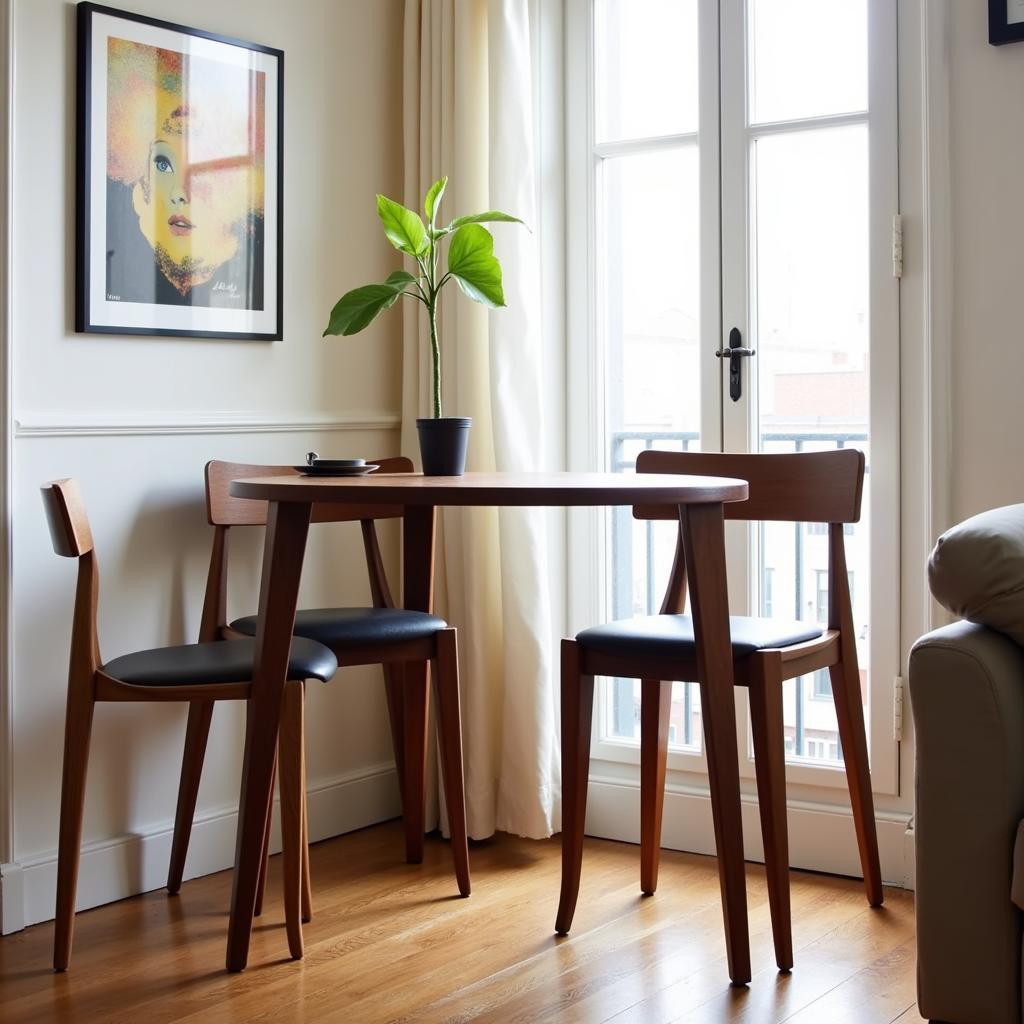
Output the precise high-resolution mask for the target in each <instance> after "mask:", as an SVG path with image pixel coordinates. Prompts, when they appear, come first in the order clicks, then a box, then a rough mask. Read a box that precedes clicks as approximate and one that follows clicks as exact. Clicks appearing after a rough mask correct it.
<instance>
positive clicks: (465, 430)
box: [324, 178, 522, 476]
mask: <svg viewBox="0 0 1024 1024" xmlns="http://www.w3.org/2000/svg"><path fill="white" fill-rule="evenodd" d="M447 184H448V179H447V178H441V179H440V180H439V181H435V182H434V184H433V185H431V186H430V189H429V190H428V192H427V195H426V198H425V199H424V201H423V212H424V213H425V214H426V215H427V220H426V223H424V222H423V220H422V219H421V218H420V216H419V214H418V213H416V212H415V211H413V210H408V209H406V208H405V207H404V206H402V205H400V204H399V203H396V202H394V201H393V200H391V199H388V198H387V197H386V196H382V195H378V196H377V216H378V217H380V221H381V224H383V226H384V234H385V235H386V236H387V239H388V241H389V242H390V243H391V244H392V245H393V246H394V247H395V248H396V249H397V250H398V251H399V252H402V253H405V255H406V256H411V257H412V259H413V260H415V262H416V271H417V272H416V273H413V274H411V273H409V272H408V271H407V270H396V271H395V272H394V273H392V274H390V275H389V276H388V279H387V280H386V281H385V282H384V283H383V284H368V285H363V287H361V288H354V289H353V290H352V291H350V292H347V293H346V294H345V295H343V296H342V297H341V298H340V299H339V300H338V302H337V303H336V304H335V306H334V309H332V310H331V319H330V323H328V325H327V330H325V331H324V337H326V336H327V335H328V334H334V335H339V334H340V335H345V336H347V335H350V334H358V333H359V332H360V331H361V330H362V329H363V328H364V327H367V326H368V325H369V324H371V323H373V321H374V320H375V319H376V317H377V314H378V313H381V312H382V311H383V310H385V309H390V308H391V307H392V306H393V305H394V304H395V303H396V302H397V301H398V300H399V298H401V296H403V295H406V296H408V297H409V298H411V299H415V300H416V301H418V302H422V303H423V305H424V307H425V310H426V314H427V320H428V321H429V324H430V357H431V366H432V376H431V383H432V390H431V396H432V407H433V409H432V411H433V415H432V416H431V417H429V418H424V419H417V420H416V427H417V430H418V432H419V437H420V455H421V457H422V460H423V472H424V473H425V474H427V475H428V476H461V475H462V472H463V470H464V469H465V465H466V444H467V440H468V436H469V426H470V422H471V421H470V419H469V417H466V416H442V415H441V347H440V344H439V342H438V335H437V304H438V297H439V295H440V294H441V289H442V288H443V287H444V286H445V285H446V284H447V283H448V282H449V281H456V282H457V283H458V285H459V288H460V289H461V290H462V292H463V294H464V295H467V296H468V297H469V298H471V299H472V300H473V301H474V302H479V303H481V304H482V305H484V306H489V307H491V308H492V309H493V308H496V307H498V306H504V305H505V294H504V292H503V291H502V287H501V264H500V263H499V262H498V259H497V257H496V256H495V255H494V238H493V236H492V235H491V233H490V232H489V231H488V230H487V228H485V227H482V226H481V225H483V224H485V223H487V222H490V221H512V222H514V223H517V224H522V221H521V220H520V219H519V218H518V217H512V216H511V215H509V214H507V213H501V212H500V211H498V210H488V211H487V212H486V213H476V214H472V215H470V216H468V217H456V218H455V219H454V220H453V221H452V222H451V223H450V224H448V226H447V227H438V226H437V212H438V208H439V207H440V205H441V197H442V196H443V195H444V190H445V186H446V185H447ZM446 238H448V239H449V240H450V241H449V243H448V259H447V270H446V271H445V272H444V273H443V274H442V273H441V267H440V255H441V243H442V242H443V241H444V239H446Z"/></svg>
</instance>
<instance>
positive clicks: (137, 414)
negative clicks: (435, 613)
mask: <svg viewBox="0 0 1024 1024" xmlns="http://www.w3.org/2000/svg"><path fill="white" fill-rule="evenodd" d="M130 6H131V8H132V9H133V10H136V11H138V12H139V13H143V14H147V15H150V16H153V17H158V18H166V19H169V20H173V21H175V22H179V23H182V24H187V25H193V26H197V27H201V28H204V29H207V30H210V31H213V32H218V33H223V34H228V35H234V36H241V37H243V38H246V39H252V40H254V41H257V42H262V43H266V44H268V45H271V46H275V47H279V48H281V49H283V50H284V52H285V74H284V95H285V124H284V138H285V164H284V167H285V170H284V183H285V197H284V203H285V214H284V250H285V251H284V277H285V290H284V316H285V332H284V334H285V337H284V341H283V342H279V343H265V342H264V343H260V342H239V341H234V342H230V341H216V340H205V339H181V340H176V339H145V338H131V337H102V336H95V335H76V334H74V333H73V317H74V312H73V301H74V298H73V296H74V227H73V225H74V215H75V210H74V196H75V189H74V167H75V148H74V147H75V126H74V97H75V71H74V69H75V45H74V41H75V7H74V5H73V4H71V3H66V2H64V0H14V19H13V31H14V44H15V58H16V60H15V102H14V147H15V154H16V157H15V172H14V200H13V206H14V210H15V216H14V223H13V248H14V253H15V256H16V260H15V267H14V271H13V296H12V305H13V371H12V373H13V396H14V397H13V401H14V409H13V415H14V417H15V419H16V420H17V421H18V423H19V424H20V426H19V428H18V430H17V432H16V435H15V441H14V470H13V473H14V493H13V507H14V519H13V531H14V555H13V559H14V580H13V587H14V591H13V599H14V601H13V603H14V609H15V612H14V676H13V689H14V755H13V769H14V771H13V779H12V780H7V781H8V783H9V784H12V785H13V792H14V833H13V843H12V846H13V850H12V858H11V859H12V860H13V861H14V862H15V863H16V865H18V866H20V869H21V870H20V873H19V871H18V868H17V867H16V868H14V869H11V870H8V871H6V872H5V874H7V876H8V877H7V878H6V879H5V888H4V893H5V907H4V919H5V922H7V924H8V926H10V924H11V922H12V921H14V922H17V915H16V914H15V915H14V916H12V913H13V911H12V907H11V898H12V893H13V892H14V891H15V889H14V888H13V886H15V885H17V884H20V885H21V886H22V888H23V892H24V921H25V923H29V922H31V921H33V920H38V919H40V918H41V917H46V916H52V892H53V889H52V885H53V878H54V861H53V857H54V849H55V846H56V838H57V819H58V806H59V793H60V761H61V744H62V735H63V710H64V700H65V685H66V666H67V652H68V637H69V630H70V611H71V603H72V597H73V590H74V571H75V567H74V564H73V563H72V562H71V561H70V560H64V559H59V558H57V557H56V556H55V555H54V554H53V553H52V550H51V549H50V546H49V540H48V538H47V536H46V531H45V526H44V523H43V518H42V514H41V512H42V508H41V504H40V500H39V495H38V487H39V485H40V484H41V483H42V482H44V481H46V480H49V479H52V478H55V477H60V476H69V475H73V476H76V477H78V478H79V479H80V481H81V484H82V489H83V492H84V495H85V499H86V502H87V504H88V508H89V512H90V515H91V518H92V522H93V530H94V534H95V537H96V543H97V549H98V552H99V557H100V564H101V568H102V571H103V575H102V592H101V615H100V641H101V646H102V652H103V656H104V657H105V658H108V659H109V658H111V657H114V656H116V655H118V654H120V653H123V652H126V651H130V650H136V649H141V648H145V647H150V646H158V645H161V644H165V643H173V642H186V641H191V640H194V639H195V637H196V633H197V629H198V623H199V612H200V607H201V601H202V591H203V584H204V579H205V573H206V566H207V560H208V557H209V545H210V540H211V529H210V527H208V526H207V525H206V522H205V516H204V512H203V508H202V467H203V464H204V462H206V460H208V459H210V458H223V459H231V460H237V461H250V462H276V463H281V462H283V463H293V462H297V461H301V459H302V456H303V454H304V453H305V452H306V451H307V450H309V449H311V448H315V449H317V450H318V451H320V452H321V453H330V454H332V455H336V456H341V455H350V454H351V455H355V454H359V455H385V454H393V453H394V452H395V451H396V450H397V444H398V433H397V429H396V428H397V422H398V420H397V416H398V412H397V410H398V409H399V406H400V397H399V389H400V366H399V357H400V339H399V331H400V324H399V320H398V318H397V317H394V318H391V319H385V320H383V321H382V322H381V323H380V324H378V325H375V327H374V328H372V329H371V330H369V331H367V332H366V333H365V334H364V335H362V336H360V337H359V338H358V339H346V340H341V339H329V340H322V339H321V337H320V335H321V331H322V330H323V326H324V324H325V323H326V317H327V313H328V312H329V310H330V307H331V305H332V304H333V302H334V301H335V300H336V299H337V297H338V296H339V295H340V294H341V292H342V291H343V290H345V289H346V288H348V287H351V286H353V285H355V284H361V283H364V282H365V281H369V280H376V279H383V277H384V276H386V274H387V273H388V272H389V270H390V269H392V267H393V266H394V261H393V260H392V259H391V255H390V252H391V250H390V249H389V247H388V246H387V245H386V243H385V242H384V240H383V238H382V237H381V235H380V232H379V228H378V225H377V223H376V216H375V212H374V211H375V207H374V194H375V193H376V192H377V191H385V192H390V193H391V194H398V193H399V192H400V187H401V151H400V143H401V136H400V133H401V76H400V74H398V72H397V64H396V60H395V48H396V47H397V46H398V45H399V43H400V37H401V17H402V11H401V7H402V5H401V0H376V2H373V3H367V2H362V0H347V2H344V0H292V2H290V3H287V4H284V3H281V2H279V0H247V2H246V3H245V4H244V5H241V6H240V5H238V4H236V3H230V2H228V0H178V2H177V3H176V4H174V5H173V6H168V5H167V4H166V3H161V2H159V0H132V2H131V4H130ZM242 11H244V17H240V16H239V15H240V12H242ZM215 418H224V419H226V421H227V424H228V425H227V427H226V428H224V432H209V431H207V432H198V433H196V432H194V431H195V430H196V428H197V425H201V424H203V423H207V424H208V423H209V422H210V421H211V419H215ZM248 420H255V421H256V422H257V424H259V423H260V422H263V423H264V424H284V423H287V424H291V427H290V429H289V430H287V431H285V430H281V429H272V428H267V429H260V428H259V427H258V426H257V429H256V430H255V431H243V430H234V429H233V428H232V426H231V424H232V423H233V422H234V423H236V424H238V423H240V422H242V421H248ZM156 422H159V423H162V424H163V425H164V427H163V428H161V432H160V433H156V434H153V433H149V432H147V430H148V429H150V428H151V426H152V424H153V423H156ZM147 425H149V427H147ZM353 425H354V426H353ZM164 428H166V429H164ZM111 429H113V430H116V431H117V433H114V434H111V433H109V430H111ZM346 529H347V528H346V527H345V526H340V527H331V528H321V529H320V530H319V531H314V536H313V538H312V540H311V545H310V549H309V553H308V556H307V561H306V571H305V574H304V579H303V595H302V599H303V601H304V603H306V604H307V605H308V604H312V603H323V602H328V603H330V602H336V603H345V602H349V603H362V602H365V601H366V600H367V599H368V594H367V589H366V585H365V570H363V569H362V564H361V562H360V561H357V559H361V554H360V550H361V549H360V545H359V542H358V536H357V535H358V528H353V529H352V531H351V532H345V531H346ZM239 540H240V541H242V538H241V537H240V538H239ZM387 540H388V548H389V561H390V562H391V563H392V568H394V562H395V550H396V543H395V541H396V537H395V535H394V533H391V534H389V535H388V537H387ZM259 553H260V552H259V547H258V538H256V537H255V536H253V537H249V538H247V539H245V540H244V541H242V542H241V543H239V544H238V545H237V546H236V547H235V550H234V551H233V557H234V559H235V562H236V569H237V574H236V577H235V579H234V583H233V586H232V591H231V610H232V611H233V612H234V613H236V614H245V613H247V612H249V611H251V610H254V609H255V601H256V587H257V583H258V566H259ZM308 701H309V709H310V713H309V717H308V722H309V737H308V748H307V749H308V752H309V776H310V787H311V789H312V790H313V791H314V799H313V804H312V805H311V814H312V822H311V824H312V828H313V831H314V833H315V836H314V837H315V838H316V837H321V836H323V835H329V834H335V833H337V832H341V831H345V830H346V829H349V828H354V827H359V826H361V825H365V824H369V823H370V822H372V821H375V820H380V819H382V818H385V817H390V816H392V815H393V814H395V813H397V793H396V789H395V785H394V778H393V772H392V771H391V769H390V762H391V758H392V755H391V749H390V739H389V735H388V731H387V725H386V715H385V712H384V701H383V688H382V686H381V684H380V670H379V669H377V668H366V669H350V670H347V671H345V672H343V673H342V674H341V675H340V676H339V677H337V678H336V679H335V681H334V682H333V683H332V684H330V685H329V686H327V687H319V686H316V687H312V688H311V690H310V694H309V698H308ZM184 722H185V709H184V708H183V707H176V706H166V707H160V706H153V707H144V706H140V705H135V706H133V705H121V706H113V705H112V706H102V705H101V706H100V707H99V708H98V710H97V715H96V724H95V728H94V736H93V751H92V761H91V768H90V778H89V785H88V795H87V811H86V820H85V844H86V848H87V849H89V850H92V851H93V852H92V853H91V854H90V855H89V856H88V857H87V858H86V861H85V863H84V865H83V881H82V885H81V892H80V901H79V902H80V905H82V906H85V905H89V904H91V903H95V902H99V901H102V900H104V899H109V898H116V897H118V896H122V895H126V894H127V893H128V892H130V891H138V890H140V889H144V888H151V887H153V886H156V885H159V884H161V880H162V876H163V874H164V872H165V871H166V859H165V853H166V849H167V847H168V834H167V829H168V827H169V824H170V821H171V819H172V818H173V814H174V801H175V794H176V789H177V778H178V771H179V765H180V756H181V747H182V739H183V733H184ZM242 722H243V708H242V707H241V706H230V705H224V706H222V707H221V708H219V709H218V711H217V714H216V717H215V719H214V727H213V733H212V736H211V742H210V751H209V754H208V759H207V767H206V773H205V777H204V782H203V786H202V790H201V792H200V800H199V804H200V806H199V811H198V818H199V819H200V820H202V821H203V822H204V823H205V824H204V825H203V826H202V827H201V828H200V830H199V834H198V835H197V838H196V844H195V852H196V854H197V856H196V857H195V858H194V859H193V860H192V862H191V868H192V870H199V869H202V870H213V869H215V868H220V867H224V866H226V865H227V864H228V863H230V860H231V858H232V856H233V842H234V838H233V829H234V821H233V817H232V815H233V812H234V808H235V806H236V804H237V800H238V786H239V771H240V758H241V751H242V735H243V730H242ZM126 837H128V838H126ZM396 855H397V854H396ZM12 877H13V878H14V879H15V882H14V883H10V879H11V878H12ZM14 909H15V910H16V909H17V908H14Z"/></svg>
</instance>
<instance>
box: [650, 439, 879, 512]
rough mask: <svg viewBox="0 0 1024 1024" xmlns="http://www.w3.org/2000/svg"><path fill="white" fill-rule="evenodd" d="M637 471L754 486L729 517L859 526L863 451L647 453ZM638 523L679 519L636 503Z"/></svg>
mask: <svg viewBox="0 0 1024 1024" xmlns="http://www.w3.org/2000/svg"><path fill="white" fill-rule="evenodd" d="M636 471H637V472H638V473H684V474H687V473H688V474H694V475H698V476H731V477H739V478H741V479H743V480H746V481H747V482H748V483H749V485H750V491H749V497H748V498H747V500H746V501H731V502H726V504H725V506H724V507H725V518H726V519H752V520H776V521H782V522H798V523H856V522H858V521H859V520H860V503H861V496H862V494H863V490H864V453H863V452H861V451H858V450H857V449H856V448H839V449H836V450H834V451H827V452H795V453H794V452H786V453H780V454H775V453H766V454H755V455H737V454H730V453H722V452H666V451H654V450H651V451H643V452H641V453H640V454H639V455H638V456H637V460H636ZM633 515H634V516H635V517H636V518H637V519H676V518H678V512H677V510H676V509H674V508H671V507H666V506H664V505H662V506H654V505H637V506H635V507H634V509H633Z"/></svg>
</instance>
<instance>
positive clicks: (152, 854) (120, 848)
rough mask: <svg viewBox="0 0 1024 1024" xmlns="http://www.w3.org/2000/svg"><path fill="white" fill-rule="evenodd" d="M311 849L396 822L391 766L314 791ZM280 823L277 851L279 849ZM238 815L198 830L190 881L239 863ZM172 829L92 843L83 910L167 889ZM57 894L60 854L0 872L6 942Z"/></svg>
mask: <svg viewBox="0 0 1024 1024" xmlns="http://www.w3.org/2000/svg"><path fill="white" fill-rule="evenodd" d="M307 799H308V806H309V836H310V841H311V842H316V841H318V840H320V839H327V838H329V837H331V836H336V835H342V834H343V833H345V832H352V831H353V830H355V829H358V828H365V827H366V826H367V825H374V824H376V823H377V822H380V821H387V820H388V819H390V818H395V817H398V815H400V814H401V812H402V811H401V801H400V797H399V792H398V777H397V775H396V773H395V766H394V765H393V764H391V763H387V764H379V765H371V766H369V767H366V768H361V769H359V770H357V771H355V772H350V773H348V774H346V775H343V776H339V777H337V778H335V779H331V780H330V781H328V782H325V783H319V784H317V785H315V786H314V787H312V788H311V789H310V790H309V794H308V797H307ZM277 818H278V816H277V813H276V812H275V815H274V832H273V836H272V839H271V850H272V852H274V853H276V852H277V851H278V850H280V848H281V838H280V830H279V825H278V820H277ZM237 826H238V811H237V808H234V807H232V808H227V809H224V810H221V811H215V812H212V813H207V814H204V815H200V816H198V817H197V818H196V821H195V824H194V825H193V826H192V838H191V841H190V842H189V851H188V861H187V862H186V865H185V878H196V877H198V876H200V875H208V874H212V873H213V872H215V871H223V870H224V869H225V868H229V867H231V866H232V864H233V863H234V859H235V831H236V829H237ZM172 833H173V823H172V822H166V823H162V824H160V825H159V826H156V827H154V828H152V829H149V830H147V831H146V832H144V833H139V834H132V835H126V836H119V837H117V838H114V839H107V840H103V841H100V842H95V843H89V844H87V845H85V846H84V847H83V848H82V858H81V863H80V867H79V876H78V899H77V902H76V907H77V909H78V910H88V909H89V908H90V907H98V906H100V905H101V904H103V903H111V902H113V901H114V900H120V899H124V898H125V897H126V896H134V895H135V894H137V893H140V892H149V891H150V890H152V889H159V888H161V887H162V886H164V885H165V884H166V882H167V865H168V861H169V858H170V855H171V838H172ZM56 893H57V851H56V850H50V851H47V852H46V853H44V854H40V855H39V856H36V857H32V858H30V859H27V860H23V861H20V862H19V863H17V864H5V865H2V866H0V924H2V934H4V935H7V934H9V933H10V932H15V931H20V930H21V929H22V928H26V927H28V926H29V925H32V924H38V923H39V922H40V921H49V920H51V919H52V918H53V908H54V900H55V898H56Z"/></svg>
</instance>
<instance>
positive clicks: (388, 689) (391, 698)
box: [383, 665, 405, 796]
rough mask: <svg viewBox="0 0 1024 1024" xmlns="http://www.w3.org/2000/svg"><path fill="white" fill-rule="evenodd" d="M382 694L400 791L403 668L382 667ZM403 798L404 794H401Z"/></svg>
mask: <svg viewBox="0 0 1024 1024" xmlns="http://www.w3.org/2000/svg"><path fill="white" fill-rule="evenodd" d="M383 668H384V694H385V696H386V697H387V701H388V721H389V722H390V724H391V745H392V747H393V749H394V751H395V771H396V772H397V773H398V786H399V789H400V790H402V789H403V787H404V784H403V782H402V777H403V775H404V772H403V765H404V764H405V728H404V726H403V724H402V722H403V718H404V714H403V712H404V704H405V701H404V699H403V693H404V689H405V676H404V667H403V666H402V665H384V666H383ZM403 796H404V792H403Z"/></svg>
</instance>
